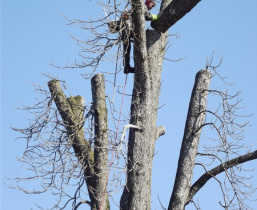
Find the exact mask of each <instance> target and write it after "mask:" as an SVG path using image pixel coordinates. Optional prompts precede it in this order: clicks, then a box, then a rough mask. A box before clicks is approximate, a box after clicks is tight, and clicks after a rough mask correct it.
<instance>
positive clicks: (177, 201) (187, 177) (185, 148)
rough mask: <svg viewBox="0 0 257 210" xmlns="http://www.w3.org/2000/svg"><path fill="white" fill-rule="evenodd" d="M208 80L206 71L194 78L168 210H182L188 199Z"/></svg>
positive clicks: (204, 108)
mask: <svg viewBox="0 0 257 210" xmlns="http://www.w3.org/2000/svg"><path fill="white" fill-rule="evenodd" d="M210 79H211V73H210V72H209V71H208V70H201V71H199V72H198V73H197V75H196V78H195V85H194V88H193V91H192V95H191V100H190V104H189V110H188V114H187V121H186V126H185V131H184V137H183V142H182V146H181V150H180V157H179V161H178V167H177V174H176V179H175V183H174V187H173V193H172V196H171V199H170V203H169V208H168V209H169V210H174V209H175V210H183V209H184V206H185V204H186V201H187V198H188V193H189V189H190V186H191V179H192V176H193V169H194V164H195V158H196V154H197V149H198V144H199V139H200V135H201V130H202V126H203V124H204V120H205V111H206V106H207V93H208V91H207V90H208V88H209V84H210Z"/></svg>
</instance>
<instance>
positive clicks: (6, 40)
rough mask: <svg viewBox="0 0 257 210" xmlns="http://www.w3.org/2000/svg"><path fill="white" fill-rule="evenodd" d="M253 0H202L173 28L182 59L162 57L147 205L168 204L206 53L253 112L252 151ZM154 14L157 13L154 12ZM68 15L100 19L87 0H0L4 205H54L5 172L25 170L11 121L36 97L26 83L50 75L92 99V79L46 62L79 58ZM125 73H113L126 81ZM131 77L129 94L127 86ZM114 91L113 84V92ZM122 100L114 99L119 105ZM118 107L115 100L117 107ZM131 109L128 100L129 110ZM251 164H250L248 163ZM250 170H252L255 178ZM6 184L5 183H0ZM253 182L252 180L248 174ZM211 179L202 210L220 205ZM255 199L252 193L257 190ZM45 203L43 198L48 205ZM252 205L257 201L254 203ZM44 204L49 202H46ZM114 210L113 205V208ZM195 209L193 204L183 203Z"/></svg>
mask: <svg viewBox="0 0 257 210" xmlns="http://www.w3.org/2000/svg"><path fill="white" fill-rule="evenodd" d="M256 8H257V2H256V1H255V0H248V1H247V3H246V1H238V0H225V1H224V0H216V1H211V0H203V1H201V2H200V3H199V4H198V5H197V6H196V8H195V9H193V10H192V11H191V12H190V13H189V14H187V15H186V16H185V17H184V18H183V19H181V20H180V21H179V22H178V23H176V25H175V26H173V27H171V29H170V30H169V31H170V34H176V35H177V36H178V38H175V37H174V36H171V37H170V42H169V43H170V45H171V46H170V49H169V51H168V52H167V53H166V57H167V58H169V59H179V58H184V59H183V60H182V61H180V62H168V61H165V62H164V66H163V75H162V87H161V94H160V95H161V97H160V106H161V105H165V106H164V107H163V108H162V109H160V111H159V116H158V124H159V125H164V126H165V127H166V134H165V136H163V137H161V138H160V139H159V140H158V141H157V143H156V152H157V154H156V157H155V160H154V168H153V191H152V200H153V203H152V209H161V206H160V204H159V201H158V195H159V197H160V200H161V202H162V204H163V205H164V206H165V207H166V206H167V205H168V201H169V198H170V194H171V191H172V185H173V182H174V176H175V173H176V164H177V160H178V154H179V149H180V144H181V139H182V137H183V130H184V124H185V120H186V115H187V109H188V103H189V99H190V94H191V90H192V87H193V83H194V78H195V74H196V72H197V71H199V70H200V69H202V68H204V67H205V64H206V58H207V57H210V56H211V55H212V53H213V52H215V59H214V60H215V62H216V63H218V61H219V59H220V57H223V62H222V65H221V67H220V68H219V72H220V73H221V74H222V75H224V76H228V78H229V80H230V81H234V82H235V83H236V85H235V86H233V87H231V91H232V92H236V91H237V90H241V91H242V98H243V102H242V103H243V105H244V106H246V108H245V110H244V113H246V114H250V113H253V115H252V117H250V119H249V120H250V121H251V124H252V126H251V127H250V128H249V129H248V131H247V132H246V135H245V141H246V144H247V145H248V146H249V147H252V148H253V150H256V149H257V148H256V143H257V139H256V136H257V111H256V109H257V97H256V92H257V85H256V77H257V73H256V72H257V67H256V60H257V24H256V22H257V13H256ZM153 13H158V11H157V9H154V11H153ZM61 14H63V15H65V16H66V17H68V18H71V19H72V18H78V19H85V20H86V19H88V18H89V17H90V16H92V17H97V16H102V15H103V12H102V8H100V7H99V6H98V7H97V6H96V5H95V4H94V3H93V2H92V1H82V0H77V1H68V0H51V1H50V0H44V1H42V0H23V1H20V0H8V1H7V0H3V1H2V2H1V100H2V103H1V106H2V107H1V119H2V122H1V123H2V126H1V170H2V171H1V173H2V176H1V183H2V187H1V189H2V192H1V203H2V209H3V210H27V209H30V208H32V209H37V208H36V207H35V205H34V203H38V204H42V203H43V204H45V203H47V204H48V203H49V206H50V205H51V202H52V200H53V199H51V198H50V197H49V196H47V195H37V196H31V195H26V194H23V193H21V192H18V191H15V190H11V189H9V188H8V187H7V185H11V184H13V183H11V182H10V181H8V180H7V179H6V178H5V177H6V176H10V175H11V176H12V175H15V174H17V173H23V174H24V173H25V174H26V173H27V172H26V171H24V169H23V168H22V167H21V164H20V163H18V161H17V160H16V157H17V156H21V155H22V153H23V151H24V149H25V146H26V145H25V142H24V141H21V140H19V141H16V140H15V139H16V138H17V137H19V134H18V133H15V132H14V131H12V130H11V129H10V126H14V127H25V126H26V125H27V121H26V118H27V117H28V115H27V114H26V113H25V112H22V111H19V110H17V109H16V108H15V107H17V106H19V104H26V105H32V104H34V103H35V98H36V96H37V94H36V93H35V92H34V91H33V87H32V86H31V83H36V84H40V85H45V84H46V82H47V81H48V78H47V77H45V76H43V74H47V75H50V76H55V77H58V78H60V79H61V80H66V82H67V85H68V86H69V89H68V90H67V93H70V94H71V95H77V94H80V95H82V96H84V97H85V98H86V101H87V102H88V101H90V100H91V98H90V96H91V93H90V81H89V80H85V79H83V78H82V77H81V74H80V73H85V72H86V71H87V69H82V70H70V69H66V70H61V69H56V68H53V67H52V66H51V65H49V64H50V63H52V62H54V63H55V64H57V65H66V64H68V63H69V62H70V61H71V62H72V61H74V59H77V58H78V53H79V51H80V48H79V47H78V46H77V45H76V43H75V41H74V40H72V39H71V37H70V36H69V34H70V33H71V34H75V35H78V36H79V37H81V38H86V37H88V34H87V33H86V32H85V31H83V30H79V29H78V28H77V27H73V26H68V25H67V21H66V20H65V19H64V18H63V16H62V15H61ZM110 68H112V65H110V64H108V63H106V62H105V63H103V65H102V66H101V67H100V68H99V71H107V70H108V71H110V72H111V69H110ZM124 78H125V77H124V75H123V74H122V73H120V74H119V75H118V82H119V83H120V84H123V81H124ZM132 78H133V76H132V75H129V80H128V88H127V92H128V93H130V92H129V91H131V89H132ZM211 87H212V88H217V87H220V88H222V89H224V88H227V87H225V85H224V84H222V83H220V82H219V80H217V79H214V80H213V81H212V82H211ZM110 90H111V89H110ZM118 103H119V102H118ZM117 106H119V105H117ZM128 107H129V106H128V105H127V108H128ZM254 165H256V161H254V162H251V163H250V164H247V166H248V167H249V168H253V167H254ZM254 174H256V171H255V173H252V174H251V175H254ZM3 182H4V183H5V184H3ZM253 182H254V183H255V187H257V178H256V177H254V178H253ZM215 186H216V183H215V182H210V183H208V184H207V185H206V186H205V187H204V188H203V189H202V190H201V191H200V192H199V193H198V194H197V195H196V197H197V198H199V203H200V206H201V207H202V209H209V210H212V209H213V210H214V209H221V208H220V207H219V205H218V202H219V199H220V197H219V196H218V195H217V194H219V193H220V191H219V190H218V188H216V187H215ZM255 198H257V193H256V196H255ZM46 201H47V202H46ZM256 205H257V203H256V201H255V202H253V203H252V204H251V206H252V207H255V206H256ZM46 206H47V205H46ZM113 209H115V208H114V207H113ZM188 209H193V207H192V206H191V207H188Z"/></svg>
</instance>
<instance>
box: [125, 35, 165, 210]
mask: <svg viewBox="0 0 257 210" xmlns="http://www.w3.org/2000/svg"><path fill="white" fill-rule="evenodd" d="M166 40H167V34H166V33H165V34H160V33H158V32H156V31H153V30H147V31H146V48H147V57H146V60H145V61H144V62H145V63H146V68H145V69H144V71H143V70H142V69H141V68H140V63H142V62H140V60H138V59H135V62H136V63H135V67H136V68H135V69H136V73H135V79H134V88H133V97H132V104H131V119H130V124H133V125H136V126H139V127H140V128H141V130H137V129H130V133H129V143H128V166H127V185H126V187H125V188H124V191H123V195H122V198H121V209H122V210H125V209H126V210H128V209H129V210H132V209H136V210H141V209H144V210H145V209H150V204H151V176H152V161H153V156H154V147H155V140H156V138H157V137H159V135H163V134H164V128H163V127H159V128H157V127H156V118H157V109H158V102H159V92H160V79H161V69H162V62H163V56H164V49H165V45H166ZM134 49H135V52H134V57H136V53H137V52H136V51H137V48H136V47H134Z"/></svg>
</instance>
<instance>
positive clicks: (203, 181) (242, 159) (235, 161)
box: [187, 150, 257, 204]
mask: <svg viewBox="0 0 257 210" xmlns="http://www.w3.org/2000/svg"><path fill="white" fill-rule="evenodd" d="M254 159H257V150H255V151H254V152H251V153H247V154H245V155H241V156H239V157H236V158H234V159H232V160H229V161H226V162H225V163H222V164H220V165H219V166H217V167H215V168H213V169H211V170H210V171H207V172H206V173H205V174H203V175H202V176H201V177H200V178H199V179H198V180H197V181H196V182H195V183H194V184H193V185H192V187H191V188H190V191H189V195H188V199H187V204H188V202H189V201H190V200H191V199H192V198H193V197H194V195H195V194H196V193H197V192H198V191H199V190H200V189H201V188H202V187H203V186H204V185H205V184H206V183H207V182H208V181H209V180H210V179H211V178H213V177H215V176H217V175H218V174H220V173H222V172H224V171H225V170H227V169H229V168H232V167H234V166H236V165H239V164H242V163H245V162H247V161H251V160H254Z"/></svg>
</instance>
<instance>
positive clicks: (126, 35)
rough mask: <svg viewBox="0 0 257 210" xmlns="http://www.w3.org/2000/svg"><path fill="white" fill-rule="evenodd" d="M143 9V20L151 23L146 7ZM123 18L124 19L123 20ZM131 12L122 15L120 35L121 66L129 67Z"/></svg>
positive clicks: (131, 32)
mask: <svg viewBox="0 0 257 210" xmlns="http://www.w3.org/2000/svg"><path fill="white" fill-rule="evenodd" d="M144 7H145V8H144V9H145V20H146V21H152V20H153V15H152V14H151V13H150V12H149V10H148V8H147V6H146V5H144ZM124 16H125V17H126V18H124ZM131 21H132V20H131V10H129V11H128V12H126V13H124V15H123V23H124V27H123V30H122V34H121V40H122V41H123V65H124V66H129V67H130V51H131V42H132V40H133V31H132V30H131V25H132V24H131Z"/></svg>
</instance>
